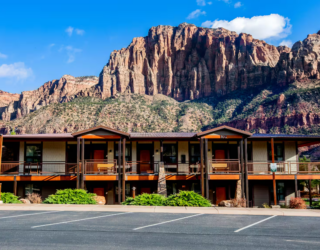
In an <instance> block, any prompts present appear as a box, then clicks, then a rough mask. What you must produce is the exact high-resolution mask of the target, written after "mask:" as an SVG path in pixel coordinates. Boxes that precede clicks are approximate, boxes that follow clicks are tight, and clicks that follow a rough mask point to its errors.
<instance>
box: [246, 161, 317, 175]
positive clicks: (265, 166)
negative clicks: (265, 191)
mask: <svg viewBox="0 0 320 250" xmlns="http://www.w3.org/2000/svg"><path fill="white" fill-rule="evenodd" d="M270 164H271V163H270V162H248V174H272V172H271V169H270ZM276 164H277V172H276V174H320V162H276Z"/></svg>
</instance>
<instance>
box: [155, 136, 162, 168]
mask: <svg viewBox="0 0 320 250" xmlns="http://www.w3.org/2000/svg"><path fill="white" fill-rule="evenodd" d="M153 146H154V152H153V156H154V157H153V160H154V162H155V164H154V170H155V171H156V172H158V171H159V169H158V168H159V165H158V162H159V161H160V160H161V159H160V151H161V148H160V142H159V141H155V142H154V145H153ZM157 150H158V152H157Z"/></svg>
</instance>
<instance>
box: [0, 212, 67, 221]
mask: <svg viewBox="0 0 320 250" xmlns="http://www.w3.org/2000/svg"><path fill="white" fill-rule="evenodd" d="M58 212H63V211H50V212H41V213H33V214H20V215H12V216H6V217H0V220H1V219H8V218H16V217H22V216H30V215H38V214H49V213H58Z"/></svg>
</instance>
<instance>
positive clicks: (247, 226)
mask: <svg viewBox="0 0 320 250" xmlns="http://www.w3.org/2000/svg"><path fill="white" fill-rule="evenodd" d="M274 217H276V215H273V216H271V217H268V218H266V219H263V220H260V221H258V222H256V223H253V224H251V225H249V226H246V227H243V228H240V229H238V230H236V231H234V232H235V233H238V232H240V231H242V230H245V229H247V228H249V227H253V226H255V225H257V224H259V223H261V222H264V221H266V220H270V219H272V218H274Z"/></svg>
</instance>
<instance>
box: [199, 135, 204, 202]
mask: <svg viewBox="0 0 320 250" xmlns="http://www.w3.org/2000/svg"><path fill="white" fill-rule="evenodd" d="M200 161H201V162H200V173H201V195H202V197H204V178H203V163H204V162H203V138H201V139H200Z"/></svg>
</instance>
